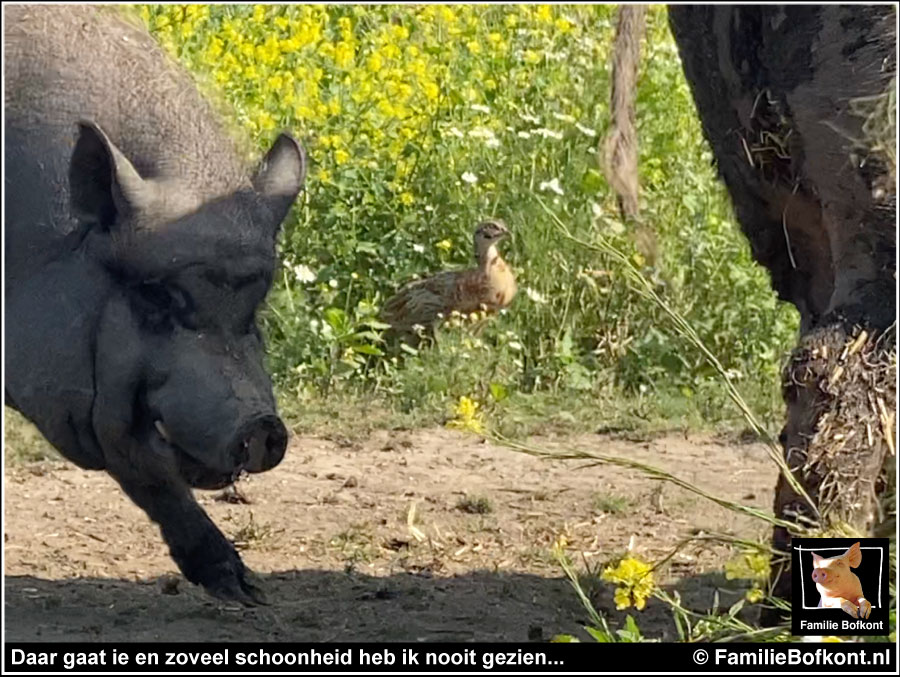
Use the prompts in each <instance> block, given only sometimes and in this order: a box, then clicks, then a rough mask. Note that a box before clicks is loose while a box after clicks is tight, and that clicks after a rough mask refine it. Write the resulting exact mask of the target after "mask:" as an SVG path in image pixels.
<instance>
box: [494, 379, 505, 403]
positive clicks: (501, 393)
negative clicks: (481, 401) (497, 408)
mask: <svg viewBox="0 0 900 677" xmlns="http://www.w3.org/2000/svg"><path fill="white" fill-rule="evenodd" d="M491 397H493V398H494V401H495V402H502V401H503V400H505V399H506V398H507V397H509V390H508V389H507V387H506V386H505V385H503V384H502V383H491Z"/></svg>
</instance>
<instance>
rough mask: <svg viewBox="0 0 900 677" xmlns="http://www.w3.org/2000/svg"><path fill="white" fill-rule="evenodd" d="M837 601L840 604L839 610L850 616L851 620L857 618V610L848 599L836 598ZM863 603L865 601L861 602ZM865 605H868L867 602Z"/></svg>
mask: <svg viewBox="0 0 900 677" xmlns="http://www.w3.org/2000/svg"><path fill="white" fill-rule="evenodd" d="M837 599H838V601H839V602H840V603H841V608H842V609H843V610H844V611H846V612H847V613H848V614H850V615H851V616H852V617H853V618H856V617H857V614H858V613H859V609H858V608H857V606H856V605H855V604H854V603H853V602H851V601H850V600H849V599H844V598H843V597H838V598H837ZM863 601H865V600H863ZM866 604H868V602H866Z"/></svg>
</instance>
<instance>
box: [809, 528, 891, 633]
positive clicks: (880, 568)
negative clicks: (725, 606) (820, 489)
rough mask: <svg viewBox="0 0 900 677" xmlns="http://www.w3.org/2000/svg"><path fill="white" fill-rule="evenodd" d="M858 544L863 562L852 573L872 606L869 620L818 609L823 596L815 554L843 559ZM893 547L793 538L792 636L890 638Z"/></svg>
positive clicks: (880, 542) (870, 541)
mask: <svg viewBox="0 0 900 677" xmlns="http://www.w3.org/2000/svg"><path fill="white" fill-rule="evenodd" d="M854 543H859V546H860V549H861V552H862V561H861V562H860V564H859V566H858V567H857V568H855V569H851V570H850V571H852V572H853V573H854V574H856V576H857V577H858V578H859V581H860V583H861V584H862V591H863V596H864V597H865V598H866V599H867V600H868V601H869V603H870V604H871V605H872V613H871V614H870V615H869V618H867V619H857V618H853V617H852V616H850V614H848V613H847V612H846V611H844V610H843V609H840V608H837V609H825V608H819V600H820V598H821V595H820V594H819V590H818V588H817V587H816V584H815V582H814V581H813V579H812V571H813V557H812V556H813V553H815V554H817V555H821V556H822V557H825V558H830V557H838V556H840V555H843V554H844V553H845V552H846V551H847V549H848V548H849V547H850V546H851V545H853V544H854ZM889 572H890V544H889V541H888V539H887V538H794V539H793V540H792V542H791V578H792V585H791V596H792V599H791V610H792V613H791V632H793V634H795V635H838V636H850V637H852V636H859V635H867V636H887V635H888V633H890V626H889V621H888V614H889V609H890V602H891V600H890V587H889V586H890V573H889Z"/></svg>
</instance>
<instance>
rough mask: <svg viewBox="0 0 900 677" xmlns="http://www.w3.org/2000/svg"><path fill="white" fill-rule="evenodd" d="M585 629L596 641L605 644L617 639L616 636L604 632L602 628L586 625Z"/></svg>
mask: <svg viewBox="0 0 900 677" xmlns="http://www.w3.org/2000/svg"><path fill="white" fill-rule="evenodd" d="M584 630H585V632H587V634H589V635H590V636H591V637H593V638H594V641H597V642H601V643H603V644H613V643H615V641H616V640H615V638H614V637H612V636H611V635H609V634H608V633H606V632H603V630H600V629H599V628H592V627H590V626H585V627H584Z"/></svg>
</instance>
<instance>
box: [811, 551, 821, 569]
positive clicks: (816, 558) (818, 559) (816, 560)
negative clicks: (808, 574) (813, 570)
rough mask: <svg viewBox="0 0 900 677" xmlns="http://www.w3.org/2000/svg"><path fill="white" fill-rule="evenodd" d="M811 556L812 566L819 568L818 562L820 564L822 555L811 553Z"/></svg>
mask: <svg viewBox="0 0 900 677" xmlns="http://www.w3.org/2000/svg"><path fill="white" fill-rule="evenodd" d="M812 556H813V566H814V567H817V566H819V562H821V561H822V559H823V557H822V555H817V554H816V553H813V554H812Z"/></svg>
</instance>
